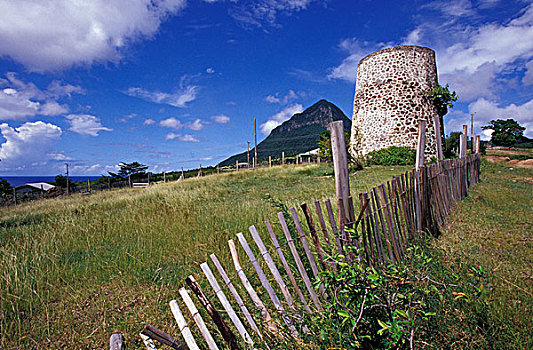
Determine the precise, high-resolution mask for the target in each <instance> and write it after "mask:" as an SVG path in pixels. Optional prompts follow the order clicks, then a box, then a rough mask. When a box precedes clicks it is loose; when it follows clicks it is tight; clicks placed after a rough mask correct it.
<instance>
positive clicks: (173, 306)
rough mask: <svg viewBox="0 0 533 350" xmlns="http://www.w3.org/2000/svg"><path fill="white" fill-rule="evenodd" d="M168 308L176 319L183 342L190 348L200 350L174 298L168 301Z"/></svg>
mask: <svg viewBox="0 0 533 350" xmlns="http://www.w3.org/2000/svg"><path fill="white" fill-rule="evenodd" d="M169 305H170V310H172V314H173V315H174V318H175V319H176V322H177V323H178V328H179V330H180V332H181V335H182V336H183V338H184V339H185V343H186V344H187V346H188V347H189V349H191V350H200V348H199V347H198V345H196V341H195V340H194V337H193V336H192V333H191V330H190V329H189V326H188V325H187V321H185V318H184V317H183V314H182V313H181V310H180V307H179V306H178V303H177V301H176V300H171V301H170V303H169Z"/></svg>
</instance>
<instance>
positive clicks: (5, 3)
mask: <svg viewBox="0 0 533 350" xmlns="http://www.w3.org/2000/svg"><path fill="white" fill-rule="evenodd" d="M0 4H1V5H0V7H1V8H2V11H0V55H5V56H9V57H11V58H12V59H14V60H15V61H17V62H20V63H22V64H23V65H24V66H26V67H27V68H28V69H29V70H32V71H46V70H57V69H63V68H68V67H71V66H74V65H80V64H87V65H90V64H93V63H95V62H106V61H117V60H119V59H120V57H121V51H122V50H123V49H124V47H126V46H127V45H128V44H130V43H131V42H134V41H136V40H139V39H144V38H148V39H150V38H152V37H153V36H154V35H155V34H156V32H157V31H158V29H159V26H160V24H161V22H162V21H163V20H165V19H166V18H167V17H168V16H170V15H173V14H176V13H178V12H179V11H180V10H181V9H182V8H183V7H184V6H185V4H186V0H159V1H157V0H136V1H131V0H91V1H71V0H40V1H33V0H17V1H9V0H2V1H0Z"/></svg>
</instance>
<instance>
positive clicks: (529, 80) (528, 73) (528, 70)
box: [522, 60, 533, 85]
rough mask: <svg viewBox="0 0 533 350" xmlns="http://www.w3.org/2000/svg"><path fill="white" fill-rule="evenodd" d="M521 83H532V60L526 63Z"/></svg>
mask: <svg viewBox="0 0 533 350" xmlns="http://www.w3.org/2000/svg"><path fill="white" fill-rule="evenodd" d="M522 84H524V85H533V60H531V61H529V62H528V63H526V72H525V74H524V77H523V78H522Z"/></svg>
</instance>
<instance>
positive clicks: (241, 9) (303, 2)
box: [230, 0, 318, 27]
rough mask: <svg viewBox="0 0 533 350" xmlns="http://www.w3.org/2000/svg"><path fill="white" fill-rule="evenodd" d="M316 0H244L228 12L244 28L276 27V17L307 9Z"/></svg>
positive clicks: (316, 0)
mask: <svg viewBox="0 0 533 350" xmlns="http://www.w3.org/2000/svg"><path fill="white" fill-rule="evenodd" d="M313 2H318V0H245V1H239V2H238V3H236V5H235V6H234V7H233V8H232V9H231V10H230V15H231V16H232V17H233V18H234V19H235V20H237V21H239V22H240V23H242V24H243V25H245V26H253V27H263V26H264V25H265V24H268V25H271V26H277V25H278V24H277V23H276V19H277V17H278V16H279V15H280V14H282V15H285V16H288V15H291V14H292V13H294V12H299V11H303V10H305V9H307V7H308V6H309V5H310V4H311V3H313Z"/></svg>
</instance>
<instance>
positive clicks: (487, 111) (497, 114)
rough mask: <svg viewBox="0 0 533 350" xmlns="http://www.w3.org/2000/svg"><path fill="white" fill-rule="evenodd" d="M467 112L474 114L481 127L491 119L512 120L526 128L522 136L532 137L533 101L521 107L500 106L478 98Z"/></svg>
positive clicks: (513, 105)
mask: <svg viewBox="0 0 533 350" xmlns="http://www.w3.org/2000/svg"><path fill="white" fill-rule="evenodd" d="M468 110H469V112H470V113H475V120H476V121H477V122H478V123H480V124H482V125H488V123H489V121H491V120H493V119H509V118H512V119H514V120H516V121H517V122H518V123H519V124H520V125H522V126H524V127H525V128H526V131H525V132H524V135H526V136H527V137H533V99H532V100H530V101H528V102H526V103H524V104H521V105H516V104H514V103H512V104H509V105H507V106H500V105H499V104H498V103H496V102H493V101H489V100H487V99H485V98H480V99H478V100H476V101H475V102H473V103H471V104H469V105H468Z"/></svg>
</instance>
